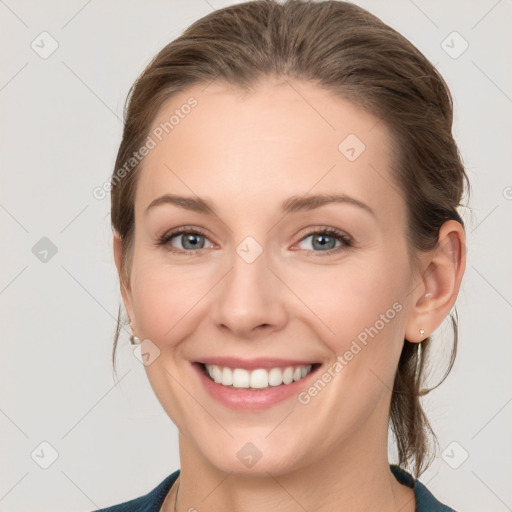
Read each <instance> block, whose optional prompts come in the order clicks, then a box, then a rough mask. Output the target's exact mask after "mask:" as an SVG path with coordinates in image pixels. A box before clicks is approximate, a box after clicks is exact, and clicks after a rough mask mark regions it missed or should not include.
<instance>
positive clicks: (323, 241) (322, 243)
mask: <svg viewBox="0 0 512 512" xmlns="http://www.w3.org/2000/svg"><path fill="white" fill-rule="evenodd" d="M316 239H317V240H320V242H319V244H320V245H319V247H320V248H325V247H326V245H328V244H329V241H331V245H332V242H334V239H333V238H332V237H330V236H324V235H316ZM313 240H314V239H313ZM326 240H327V242H326ZM314 245H315V241H313V246H314ZM327 249H334V247H327Z"/></svg>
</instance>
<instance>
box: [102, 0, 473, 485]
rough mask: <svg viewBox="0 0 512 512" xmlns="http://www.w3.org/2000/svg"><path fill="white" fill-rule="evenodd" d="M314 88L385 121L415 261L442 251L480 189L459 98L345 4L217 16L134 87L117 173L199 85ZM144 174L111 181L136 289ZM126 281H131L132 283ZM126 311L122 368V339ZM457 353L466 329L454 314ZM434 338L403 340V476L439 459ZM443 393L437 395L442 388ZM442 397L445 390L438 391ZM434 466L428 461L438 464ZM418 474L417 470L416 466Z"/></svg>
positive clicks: (396, 399) (405, 44) (403, 44)
mask: <svg viewBox="0 0 512 512" xmlns="http://www.w3.org/2000/svg"><path fill="white" fill-rule="evenodd" d="M271 75H272V76H278V77H290V78H297V79H300V80H307V81H311V82H313V83H315V84H317V85H318V86H319V87H322V88H324V89H327V90H330V91H332V92H334V93H336V94H338V95H339V97H342V98H344V99H346V100H349V101H351V102H352V103H353V104H355V105H357V106H358V107H360V108H362V109H365V110H366V111H368V112H370V113H371V114H373V115H374V116H376V117H378V118H379V119H380V120H382V122H383V123H384V124H385V126H386V127H387V128H388V129H389V130H390V133H391V136H392V143H393V145H394V148H395V151H394V155H395V157H394V160H395V161H394V162H393V164H392V169H393V172H394V174H393V177H394V181H395V182H396V185H397V189H398V190H399V191H400V193H401V195H402V196H403V198H404V201H405V203H406V207H407V212H408V218H407V237H408V247H409V253H410V258H411V261H412V262H413V264H414V265H417V263H418V260H417V258H416V257H417V251H425V250H431V249H434V248H436V246H437V245H438V235H439V229H440V227H441V226H442V224H443V223H444V222H446V221H447V220H449V219H455V220H457V221H458V222H460V223H461V224H462V225H464V224H463V221H462V219H461V218H460V216H459V214H458V213H457V211H456V208H457V207H458V206H459V205H460V200H461V197H462V195H463V192H464V185H465V184H466V185H467V192H468V193H469V182H468V179H467V176H466V174H465V171H464V166H463V163H462V161H461V158H460V155H459V152H458V148H457V145H456V143H455V141H454V139H453V136H452V133H451V128H452V116H453V109H452V98H451V95H450V91H449V89H448V86H447V85H446V83H445V81H444V80H443V78H442V77H441V76H440V75H439V73H438V72H437V70H436V69H435V67H434V66H433V65H432V64H431V63H430V62H429V61H428V60H427V59H426V58H425V57H424V56H423V54H422V53H421V52H420V51H419V50H418V49H417V48H415V47H414V46H413V45H412V44H411V43H410V42H409V41H408V40H407V39H405V38H404V37H403V36H402V35H400V34H399V33H398V32H396V31H395V30H394V29H392V28H391V27H389V26H387V25H386V24H384V23H383V22H382V21H381V20H380V19H379V18H377V17H375V16H374V15H372V14H370V13H369V12H367V11H366V10H364V9H362V8H360V7H358V6H356V5H354V4H352V3H348V2H342V1H324V2H314V1H303V0H288V1H286V2H284V3H278V2H277V1H275V0H255V1H250V2H245V3H240V4H237V5H232V6H229V7H226V8H223V9H219V10H216V11H214V12H212V13H210V14H208V15H207V16H204V17H203V18H201V19H199V20H198V21H196V22H194V23H193V24H192V25H191V26H190V27H189V28H188V29H187V30H185V32H184V33H183V34H182V35H181V36H180V37H178V38H177V39H175V40H174V41H172V42H171V43H169V44H168V45H167V46H165V47H164V48H163V49H162V50H161V51H160V52H159V53H158V54H157V55H156V56H155V57H154V58H153V60H152V61H151V62H150V63H149V65H148V66H147V67H146V69H145V70H144V71H143V73H142V74H141V75H140V77H139V78H138V79H137V81H136V82H135V83H134V84H133V86H132V88H131V89H130V92H129V94H128V98H127V104H126V105H125V122H124V132H123V137H122V141H121V144H120V147H119V151H118V154H117V159H116V163H115V169H118V170H120V169H121V168H123V165H125V163H126V162H128V161H129V160H130V158H131V157H132V156H133V154H134V152H137V151H138V149H139V148H141V146H142V145H143V144H144V141H145V140H146V138H147V137H148V134H149V130H150V129H151V124H152V122H153V120H154V119H155V116H156V114H157V112H158V111H159V109H160V107H161V106H162V104H163V102H164V101H166V100H167V99H169V97H170V96H171V95H172V94H174V93H177V92H182V91H184V90H186V89H187V88H188V87H190V86H192V85H195V84H202V83H204V84H207V83H209V82H211V81H213V80H221V81H224V82H225V83H228V84H232V85H235V86H237V87H238V88H240V90H250V89H251V87H256V86H257V82H258V80H259V79H261V78H265V77H267V76H271ZM141 167H142V165H141V163H137V164H136V165H134V167H133V169H132V170H130V172H128V173H123V174H122V177H123V179H119V173H116V171H115V170H114V174H113V176H112V180H111V201H112V205H111V219H112V227H113V229H115V230H116V231H117V232H118V233H119V235H120V237H121V240H122V253H123V256H122V265H121V267H122V272H121V276H120V277H121V279H122V280H123V282H129V276H130V268H131V254H132V244H133V236H134V198H135V190H136V186H137V177H138V175H139V173H140V170H141ZM124 280H126V281H124ZM120 313H121V306H120V307H119V312H118V322H117V328H116V332H115V340H114V348H113V353H112V362H113V365H114V369H115V351H116V346H117V341H118V338H119V332H120V329H121V322H120ZM450 319H451V323H452V326H453V330H454V345H453V349H452V352H451V356H450V361H449V364H448V368H447V370H446V373H445V374H444V377H443V378H442V380H441V381H440V382H439V384H441V382H443V381H444V379H445V378H446V376H447V375H448V373H449V372H450V370H451V368H452V366H453V363H454V360H455V355H456V352H457V319H456V312H455V316H453V315H450ZM430 342H431V339H430V338H427V339H425V340H424V341H423V342H422V343H421V344H418V343H411V342H409V341H407V340H404V346H403V350H402V353H401V356H400V360H399V363H398V369H397V373H396V376H395V382H394V387H393V393H392V397H391V407H390V423H391V427H392V429H393V432H394V434H395V437H396V442H397V449H398V458H399V461H398V463H399V465H402V466H403V465H411V467H412V468H413V469H412V472H413V473H414V475H415V476H416V477H417V476H419V475H420V474H421V473H422V472H423V471H424V470H425V469H426V468H427V467H428V466H429V465H430V464H431V462H432V461H433V460H434V457H435V450H434V451H433V452H432V451H431V450H430V447H429V440H430V437H431V436H432V437H433V438H434V440H435V441H436V443H438V441H437V438H436V436H435V434H434V432H433V430H432V428H431V426H430V424H429V422H428V419H427V417H426V415H425V413H424V411H423V408H422V406H421V403H420V397H421V396H422V395H424V394H426V393H428V392H429V391H431V390H432V389H434V388H431V389H426V390H425V389H423V388H422V382H423V378H424V370H425V361H426V360H427V358H426V356H427V353H428V352H429V348H430ZM439 384H438V385H439ZM435 387H437V386H435ZM429 454H430V455H431V457H430V459H429V460H426V457H427V456H428V455H429ZM412 463H414V464H412Z"/></svg>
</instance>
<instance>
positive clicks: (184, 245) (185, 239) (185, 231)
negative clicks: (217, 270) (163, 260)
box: [157, 228, 211, 254]
mask: <svg viewBox="0 0 512 512" xmlns="http://www.w3.org/2000/svg"><path fill="white" fill-rule="evenodd" d="M174 239H176V240H177V242H178V245H179V246H178V247H175V246H174V245H173V240H174ZM205 240H208V241H209V239H208V238H207V237H206V234H205V233H203V232H202V231H200V230H198V229H190V228H179V229H176V230H174V231H171V232H169V233H166V234H165V235H164V236H163V237H162V238H160V240H158V242H157V245H159V246H165V247H166V248H167V249H168V250H169V251H171V252H175V253H188V254H195V253H196V252H197V251H198V250H200V249H205ZM175 243H176V242H175ZM210 243H211V242H210ZM206 248H208V247H206Z"/></svg>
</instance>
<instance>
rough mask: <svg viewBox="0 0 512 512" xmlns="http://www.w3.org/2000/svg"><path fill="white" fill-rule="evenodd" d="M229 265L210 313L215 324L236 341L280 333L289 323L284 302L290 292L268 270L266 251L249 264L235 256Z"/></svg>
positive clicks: (240, 257) (270, 270)
mask: <svg viewBox="0 0 512 512" xmlns="http://www.w3.org/2000/svg"><path fill="white" fill-rule="evenodd" d="M240 254H243V253H240ZM231 262H232V266H231V269H230V270H229V271H228V273H227V274H226V275H225V277H224V278H223V279H222V282H221V283H219V287H218V293H217V295H216V296H215V300H214V305H213V308H212V310H211V311H212V314H213V321H214V322H215V324H216V325H217V326H218V327H219V328H220V329H222V330H224V331H225V332H224V335H226V333H230V334H231V335H232V336H233V337H234V338H237V339H239V340H240V339H244V340H256V339H258V338H260V337H265V338H266V337H268V336H269V335H270V334H271V333H273V332H275V331H278V330H281V329H282V328H283V327H284V326H285V325H286V322H287V320H288V314H287V309H286V304H285V300H286V296H287V294H288V295H289V294H290V291H289V290H287V289H286V286H285V285H284V284H283V282H282V281H281V280H280V279H279V277H278V275H277V272H276V271H275V269H273V268H271V262H270V258H269V257H267V253H266V251H263V252H262V253H261V254H260V255H259V256H258V257H257V258H256V259H255V260H254V261H252V262H251V261H250V259H247V258H244V257H242V256H240V255H239V254H238V253H236V252H235V253H234V255H233V257H232V259H231Z"/></svg>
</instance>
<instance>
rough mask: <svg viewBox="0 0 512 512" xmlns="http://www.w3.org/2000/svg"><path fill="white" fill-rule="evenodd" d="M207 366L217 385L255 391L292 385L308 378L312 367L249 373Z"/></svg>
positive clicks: (259, 370)
mask: <svg viewBox="0 0 512 512" xmlns="http://www.w3.org/2000/svg"><path fill="white" fill-rule="evenodd" d="M205 366H206V371H207V373H208V375H210V377H211V379H212V380H213V381H215V382H216V383H217V384H222V385H223V386H232V387H234V388H253V389H266V388H268V387H269V386H280V385H281V384H285V385H286V384H291V383H292V382H296V381H298V380H300V379H303V378H304V377H306V375H308V374H309V372H310V371H311V367H312V365H310V364H308V365H307V366H297V367H295V368H294V367H292V366H288V367H286V368H272V369H270V370H265V369H264V368H258V369H256V370H252V371H249V370H245V369H243V368H234V369H231V368H227V367H219V366H217V365H214V364H207V365H205Z"/></svg>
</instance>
